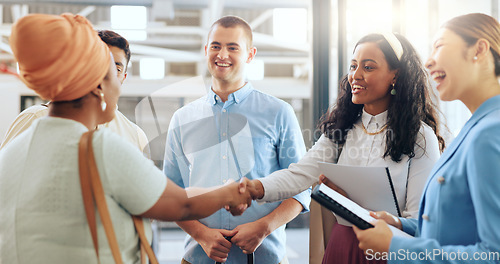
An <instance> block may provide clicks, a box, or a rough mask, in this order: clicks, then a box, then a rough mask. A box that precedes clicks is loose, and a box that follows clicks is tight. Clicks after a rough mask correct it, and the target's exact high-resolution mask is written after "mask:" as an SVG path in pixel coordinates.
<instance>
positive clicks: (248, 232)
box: [231, 104, 311, 253]
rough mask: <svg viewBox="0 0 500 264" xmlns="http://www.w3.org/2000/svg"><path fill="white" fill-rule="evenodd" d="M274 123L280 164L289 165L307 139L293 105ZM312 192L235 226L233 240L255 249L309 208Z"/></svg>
mask: <svg viewBox="0 0 500 264" xmlns="http://www.w3.org/2000/svg"><path fill="white" fill-rule="evenodd" d="M274 124H275V125H276V127H275V133H277V138H279V140H278V143H277V146H276V151H277V153H276V154H277V155H276V156H277V157H278V162H279V166H280V168H281V169H286V168H288V166H290V164H292V163H294V162H297V161H298V160H299V159H300V158H301V157H302V156H303V155H304V153H305V144H304V139H303V136H302V133H301V130H300V126H299V124H298V121H297V118H296V117H295V113H294V112H293V109H292V108H291V106H290V105H288V104H286V105H285V106H284V107H283V108H282V111H281V112H280V114H279V115H277V119H276V121H275V122H274ZM310 193H311V192H310V190H306V191H304V192H302V193H300V194H298V195H296V196H294V197H293V198H289V199H287V200H285V201H283V202H282V203H281V204H280V205H279V206H278V207H277V208H276V209H274V210H273V211H272V212H270V213H269V214H267V215H266V216H264V217H262V218H260V219H258V220H256V221H254V222H251V223H246V224H242V225H239V226H237V227H236V228H235V229H234V230H235V231H236V232H237V233H236V234H235V235H234V237H233V238H232V239H231V242H233V243H234V244H236V245H237V246H239V247H240V248H241V249H242V250H243V252H244V253H251V252H254V251H255V249H256V248H257V247H259V245H260V244H261V243H262V241H263V240H264V239H265V238H266V237H267V236H268V235H270V234H271V233H272V232H273V231H274V230H276V229H277V228H279V227H280V226H283V225H285V224H287V223H288V222H290V221H291V220H293V219H294V218H295V217H297V215H298V214H299V213H300V212H302V211H308V210H309V204H310V202H311V196H310V195H311V194H310Z"/></svg>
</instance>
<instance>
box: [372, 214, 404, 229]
mask: <svg viewBox="0 0 500 264" xmlns="http://www.w3.org/2000/svg"><path fill="white" fill-rule="evenodd" d="M370 215H371V216H372V217H373V218H375V219H381V220H384V221H385V222H386V223H387V224H389V225H392V226H394V227H397V228H399V229H403V227H402V224H401V220H399V218H398V217H396V216H394V215H392V214H390V213H388V212H386V211H378V212H370Z"/></svg>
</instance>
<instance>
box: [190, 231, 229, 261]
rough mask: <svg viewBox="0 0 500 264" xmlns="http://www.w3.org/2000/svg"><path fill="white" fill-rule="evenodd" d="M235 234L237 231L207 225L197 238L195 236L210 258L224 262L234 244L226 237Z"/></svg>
mask: <svg viewBox="0 0 500 264" xmlns="http://www.w3.org/2000/svg"><path fill="white" fill-rule="evenodd" d="M234 234H235V232H234V231H231V230H225V229H211V228H208V227H207V228H204V230H203V232H200V233H199V234H198V235H197V236H196V238H195V237H193V238H194V239H195V240H196V241H197V242H198V243H199V244H200V246H201V247H202V248H203V251H205V253H206V254H207V256H208V257H209V258H211V259H213V260H214V261H216V262H221V263H222V262H226V261H227V256H228V255H229V251H230V250H231V245H232V244H231V242H229V241H227V240H226V238H225V237H230V236H233V235H234Z"/></svg>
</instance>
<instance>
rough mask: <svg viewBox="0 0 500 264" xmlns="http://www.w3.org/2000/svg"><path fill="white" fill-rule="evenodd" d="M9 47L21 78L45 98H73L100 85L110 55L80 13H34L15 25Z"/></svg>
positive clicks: (64, 99)
mask: <svg viewBox="0 0 500 264" xmlns="http://www.w3.org/2000/svg"><path fill="white" fill-rule="evenodd" d="M10 46H11V48H12V51H13V53H14V56H15V57H16V59H17V61H18V63H19V71H20V77H21V80H22V81H23V82H24V83H25V84H26V85H27V86H28V87H29V88H31V89H33V90H35V92H36V93H37V94H38V95H40V97H42V98H43V99H48V100H51V101H71V100H74V99H78V98H80V97H82V96H84V95H86V94H88V93H89V92H90V91H92V90H93V89H95V88H97V86H98V85H99V83H100V82H101V81H102V79H103V78H104V76H105V75H106V73H107V72H108V69H109V63H110V59H111V57H110V56H111V55H110V53H109V49H108V46H107V45H106V44H105V43H104V42H103V41H102V40H101V39H100V38H99V36H98V35H97V32H95V31H94V29H93V28H92V25H91V24H90V22H89V21H88V20H87V19H86V18H84V17H82V16H79V15H73V14H62V15H60V16H55V15H45V14H32V15H28V16H25V17H22V18H20V19H19V20H18V21H17V22H16V23H15V24H14V25H13V26H12V33H11V36H10Z"/></svg>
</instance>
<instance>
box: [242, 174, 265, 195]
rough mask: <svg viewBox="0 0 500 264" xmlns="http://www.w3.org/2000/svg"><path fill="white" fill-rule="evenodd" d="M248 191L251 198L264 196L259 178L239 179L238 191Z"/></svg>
mask: <svg viewBox="0 0 500 264" xmlns="http://www.w3.org/2000/svg"><path fill="white" fill-rule="evenodd" d="M245 191H248V192H249V193H250V195H251V196H252V199H253V200H257V199H262V197H264V186H263V185H262V183H261V182H260V181H259V180H249V179H247V178H245V177H243V178H241V180H240V193H243V192H245Z"/></svg>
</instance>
